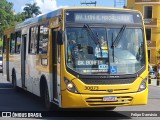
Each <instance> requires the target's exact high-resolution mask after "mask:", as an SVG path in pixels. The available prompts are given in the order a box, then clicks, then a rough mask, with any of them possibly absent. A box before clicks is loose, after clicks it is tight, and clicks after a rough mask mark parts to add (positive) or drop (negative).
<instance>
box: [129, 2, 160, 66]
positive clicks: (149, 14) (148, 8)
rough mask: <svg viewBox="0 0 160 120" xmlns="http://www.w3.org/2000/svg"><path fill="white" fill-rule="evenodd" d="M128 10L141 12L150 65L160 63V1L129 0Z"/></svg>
mask: <svg viewBox="0 0 160 120" xmlns="http://www.w3.org/2000/svg"><path fill="white" fill-rule="evenodd" d="M127 8H129V9H136V10H139V11H140V12H141V13H142V15H143V17H144V23H145V27H146V28H145V29H146V39H147V44H148V60H149V62H150V64H157V63H160V0H127Z"/></svg>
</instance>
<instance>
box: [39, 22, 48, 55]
mask: <svg viewBox="0 0 160 120" xmlns="http://www.w3.org/2000/svg"><path fill="white" fill-rule="evenodd" d="M48 33H49V28H48V24H45V25H41V26H40V38H39V53H40V54H47V53H48Z"/></svg>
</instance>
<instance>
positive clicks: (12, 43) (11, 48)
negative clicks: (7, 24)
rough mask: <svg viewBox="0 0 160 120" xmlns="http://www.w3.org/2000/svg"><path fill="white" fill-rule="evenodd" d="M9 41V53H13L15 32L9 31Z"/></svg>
mask: <svg viewBox="0 0 160 120" xmlns="http://www.w3.org/2000/svg"><path fill="white" fill-rule="evenodd" d="M10 38H11V39H10V40H11V41H10V53H15V34H14V33H11V37H10Z"/></svg>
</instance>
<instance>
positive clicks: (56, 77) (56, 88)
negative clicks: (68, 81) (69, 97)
mask: <svg viewBox="0 0 160 120" xmlns="http://www.w3.org/2000/svg"><path fill="white" fill-rule="evenodd" d="M56 41H57V31H56V30H55V29H52V48H53V49H52V63H53V67H52V68H53V101H54V102H56V103H57V104H59V103H60V98H59V96H58V93H60V62H59V61H58V59H59V58H58V51H59V49H58V48H59V47H58V46H57V42H56Z"/></svg>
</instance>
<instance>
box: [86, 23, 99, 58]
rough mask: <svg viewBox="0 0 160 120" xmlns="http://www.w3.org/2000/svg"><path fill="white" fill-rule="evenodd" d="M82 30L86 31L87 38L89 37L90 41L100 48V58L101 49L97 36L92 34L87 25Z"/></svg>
mask: <svg viewBox="0 0 160 120" xmlns="http://www.w3.org/2000/svg"><path fill="white" fill-rule="evenodd" d="M84 28H85V29H86V31H87V32H88V34H89V36H90V37H91V39H92V40H93V42H94V43H95V44H96V46H97V45H98V46H99V48H100V53H101V57H102V48H101V44H100V42H99V41H100V39H99V38H98V36H97V35H95V34H94V32H93V31H92V29H91V28H90V27H89V25H88V24H85V25H84Z"/></svg>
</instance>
